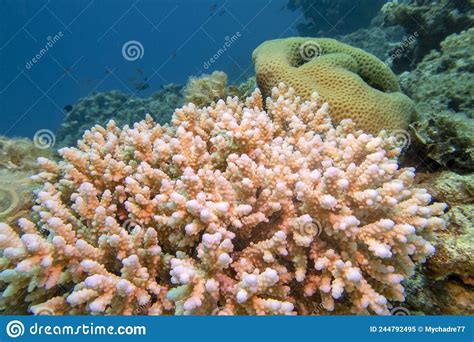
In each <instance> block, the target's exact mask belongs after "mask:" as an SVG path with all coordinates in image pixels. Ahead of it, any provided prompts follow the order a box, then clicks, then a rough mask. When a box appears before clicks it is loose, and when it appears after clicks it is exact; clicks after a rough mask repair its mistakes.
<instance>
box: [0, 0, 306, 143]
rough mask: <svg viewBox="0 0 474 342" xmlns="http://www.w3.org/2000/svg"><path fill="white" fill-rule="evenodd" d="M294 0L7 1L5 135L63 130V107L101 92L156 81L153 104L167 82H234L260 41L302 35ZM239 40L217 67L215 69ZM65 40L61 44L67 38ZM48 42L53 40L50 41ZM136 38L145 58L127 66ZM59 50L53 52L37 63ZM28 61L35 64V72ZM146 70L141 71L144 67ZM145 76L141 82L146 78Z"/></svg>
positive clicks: (0, 62)
mask: <svg viewBox="0 0 474 342" xmlns="http://www.w3.org/2000/svg"><path fill="white" fill-rule="evenodd" d="M286 4H287V0H229V1H207V0H134V1H132V0H101V1H99V0H0V8H1V11H0V25H1V27H0V68H1V71H0V135H7V136H26V137H31V136H32V135H33V134H34V133H35V132H36V131H37V130H39V129H42V128H47V129H51V130H55V129H57V128H58V127H59V125H60V123H61V121H62V120H63V118H64V115H65V112H64V109H63V108H64V106H66V105H68V104H74V103H77V102H78V101H79V99H80V98H81V97H84V96H87V95H88V94H90V93H91V92H93V91H109V90H113V89H118V90H121V91H123V92H126V93H133V92H135V91H136V89H135V88H133V85H132V84H131V82H130V80H129V78H130V77H131V76H136V75H144V76H148V77H149V78H148V81H147V83H148V84H149V85H150V87H149V88H147V89H146V90H144V91H141V92H140V93H139V96H144V97H146V96H149V95H150V94H151V93H153V92H155V91H157V90H159V88H160V85H163V84H167V83H172V82H174V83H180V84H185V82H186V80H187V79H188V77H189V76H191V75H199V74H202V73H210V72H212V71H214V70H223V71H225V72H226V73H227V74H228V75H229V79H230V81H232V82H240V81H242V80H244V79H245V78H246V77H248V76H250V75H252V73H253V66H252V60H251V53H252V51H253V49H254V48H255V47H256V46H258V45H259V44H260V43H261V42H263V41H265V40H268V39H274V38H278V37H287V36H296V35H298V34H297V32H296V29H295V24H296V23H297V21H298V19H300V18H301V16H302V13H301V12H299V11H290V10H288V9H287V8H286ZM237 32H239V34H240V37H238V39H237V40H236V41H235V42H234V43H233V44H232V46H231V47H230V48H228V50H227V51H226V53H225V54H224V55H222V56H221V57H220V58H218V59H217V61H215V62H214V63H213V64H212V65H210V66H209V68H207V69H206V68H205V65H204V64H205V63H206V61H209V59H210V58H211V57H212V56H213V55H214V54H215V53H216V52H217V51H218V50H219V49H220V48H221V47H222V46H223V45H224V43H225V42H226V37H227V38H228V39H230V38H231V37H232V36H233V35H235V34H236V33H237ZM60 33H61V34H62V36H60ZM48 37H49V38H50V40H48ZM131 40H136V41H138V42H139V43H141V45H142V46H143V56H142V58H140V59H137V60H135V61H127V60H126V59H125V58H124V57H123V55H122V46H123V45H124V44H125V43H126V42H128V41H131ZM48 42H50V45H52V47H48V50H47V52H46V53H44V54H43V55H40V58H39V59H38V60H37V61H36V62H32V59H33V58H34V57H35V56H36V55H37V54H39V53H40V51H41V49H44V48H45V45H46V44H47V43H48ZM28 62H29V64H28ZM139 68H141V69H140V70H139V71H137V69H139ZM140 71H142V74H140Z"/></svg>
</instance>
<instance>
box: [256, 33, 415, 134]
mask: <svg viewBox="0 0 474 342" xmlns="http://www.w3.org/2000/svg"><path fill="white" fill-rule="evenodd" d="M253 60H254V64H255V71H256V75H257V84H258V86H259V87H260V89H261V90H262V93H263V94H264V95H265V96H266V95H269V94H270V92H271V89H272V88H273V87H274V86H276V85H277V84H278V83H279V82H284V83H286V84H288V85H290V86H291V87H293V88H294V89H295V90H296V94H297V95H299V96H302V97H303V98H304V99H308V98H309V97H310V95H311V94H312V93H313V92H315V91H316V92H318V93H319V95H320V96H321V97H322V98H323V100H324V101H328V102H329V103H331V113H330V115H331V118H332V119H333V121H335V122H336V123H339V122H340V121H341V120H343V119H347V118H350V119H352V120H353V121H354V122H355V123H356V125H357V127H358V128H360V129H363V130H364V131H366V132H368V133H374V134H376V133H378V132H379V131H380V130H382V129H388V130H394V129H405V128H407V126H408V124H409V123H410V121H411V120H412V119H413V117H414V116H415V114H416V112H415V108H414V105H413V103H412V101H411V100H410V99H409V98H408V97H406V96H405V95H403V94H402V93H400V87H399V85H398V81H397V78H396V76H395V75H394V74H393V73H392V71H391V70H390V68H389V67H388V66H386V65H385V64H384V63H383V62H382V61H380V60H379V59H377V58H376V57H375V56H373V55H371V54H369V53H367V52H365V51H363V50H361V49H358V48H354V47H351V46H349V45H346V44H343V43H340V42H338V41H336V40H334V39H324V38H302V37H295V38H285V39H276V40H270V41H267V42H264V43H263V44H261V45H260V46H259V47H257V48H256V49H255V51H254V52H253Z"/></svg>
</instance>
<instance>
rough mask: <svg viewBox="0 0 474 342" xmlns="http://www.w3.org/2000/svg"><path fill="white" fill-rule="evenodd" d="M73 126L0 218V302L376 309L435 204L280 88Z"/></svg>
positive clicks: (410, 266)
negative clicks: (28, 205)
mask: <svg viewBox="0 0 474 342" xmlns="http://www.w3.org/2000/svg"><path fill="white" fill-rule="evenodd" d="M266 108H267V111H264V109H263V100H262V97H261V94H260V92H259V91H258V90H256V91H255V92H254V93H253V94H252V96H251V97H249V98H248V99H247V100H246V102H245V103H242V102H239V101H238V99H237V98H230V97H228V98H227V101H226V102H224V101H222V100H220V101H218V102H217V103H215V104H213V105H212V106H209V107H205V108H202V109H198V108H196V106H195V105H194V104H189V105H186V106H184V107H183V108H181V109H177V110H176V111H175V114H174V118H173V121H172V123H173V125H172V126H171V127H169V126H160V125H157V124H155V123H154V122H153V120H152V118H151V117H147V119H146V120H144V121H142V122H139V123H136V124H135V125H134V126H133V127H132V128H130V127H128V126H125V127H124V128H123V129H119V128H118V127H117V126H116V125H115V123H114V122H113V121H111V122H110V123H109V124H108V125H107V127H101V126H96V127H94V128H93V129H92V130H91V131H87V132H86V133H85V134H84V137H83V139H82V140H81V141H80V142H79V143H78V146H77V148H64V149H62V150H60V154H61V156H62V158H63V160H62V161H61V162H59V163H55V162H53V161H50V160H48V159H46V158H42V159H40V161H39V162H40V164H41V166H42V168H43V171H42V172H40V173H39V174H38V175H37V176H36V177H35V179H36V180H38V181H41V182H42V183H44V186H43V188H42V189H41V190H40V191H39V192H37V196H36V205H35V206H34V207H33V212H32V214H31V215H30V216H26V217H23V218H22V219H20V220H19V221H18V224H13V225H7V224H0V253H1V256H2V257H1V258H0V266H1V273H0V284H1V289H2V298H1V300H0V307H1V308H2V309H3V310H4V311H7V312H11V311H15V310H16V311H19V310H21V309H23V310H25V311H26V310H29V311H31V312H33V313H35V314H40V313H43V312H47V313H54V314H84V313H94V314H222V315H225V314H296V313H298V314H310V313H314V312H318V311H319V310H323V311H324V312H328V311H330V312H336V313H343V312H354V313H362V314H363V313H369V312H375V313H377V314H388V313H389V303H388V301H389V300H397V301H402V300H404V296H405V295H404V288H403V286H402V285H401V282H402V281H403V279H404V278H405V277H410V276H411V275H412V274H413V272H414V268H415V263H416V262H423V261H424V260H425V258H426V257H427V256H428V255H430V254H431V253H433V251H434V249H433V246H432V244H431V243H430V242H429V240H430V239H431V238H432V233H433V231H434V230H436V229H438V228H441V227H442V226H443V225H444V221H443V220H442V219H440V218H439V216H440V215H441V214H442V212H443V210H444V208H445V205H444V204H440V203H434V204H433V203H430V202H431V197H430V195H429V194H428V193H427V191H426V190H424V189H421V188H416V187H414V186H413V180H414V171H413V169H399V167H398V163H397V156H398V154H399V153H400V149H399V148H396V147H393V146H394V144H395V139H394V138H393V137H390V136H387V135H386V133H385V132H381V133H380V134H379V135H378V136H372V135H369V134H365V133H363V132H362V131H360V130H355V128H354V125H353V123H352V122H351V121H350V120H343V121H341V123H340V125H339V126H337V127H334V126H333V125H332V123H331V120H330V119H329V116H328V113H327V112H328V104H327V103H322V102H321V101H320V99H319V98H318V96H317V95H316V94H313V95H312V96H310V98H309V100H308V101H305V102H302V101H301V99H300V98H299V97H297V96H296V95H295V92H294V90H292V89H287V88H286V87H285V86H284V85H283V84H280V85H279V88H275V89H274V90H273V92H272V97H271V98H269V99H267V103H266Z"/></svg>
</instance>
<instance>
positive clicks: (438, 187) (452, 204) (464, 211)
mask: <svg viewBox="0 0 474 342" xmlns="http://www.w3.org/2000/svg"><path fill="white" fill-rule="evenodd" d="M421 185H422V186H423V187H426V188H427V189H428V190H429V191H430V193H431V194H432V195H433V197H434V198H436V199H437V200H441V201H443V202H446V203H447V204H448V205H449V210H448V211H447V212H446V213H445V220H446V222H448V224H447V226H446V227H445V228H444V229H442V230H440V231H439V232H438V241H439V243H438V244H437V252H436V254H435V255H434V256H433V257H431V258H430V260H429V262H428V264H427V268H428V269H429V270H430V271H431V272H433V274H434V278H436V279H445V278H446V277H448V276H451V275H456V276H457V277H459V278H460V279H462V280H464V281H465V282H466V283H468V284H470V285H474V283H473V281H474V278H473V276H474V258H473V257H472V256H473V255H474V174H468V175H464V176H462V175H458V174H456V173H454V172H450V171H444V172H440V173H438V174H434V175H429V177H427V179H426V180H425V181H423V183H422V184H421Z"/></svg>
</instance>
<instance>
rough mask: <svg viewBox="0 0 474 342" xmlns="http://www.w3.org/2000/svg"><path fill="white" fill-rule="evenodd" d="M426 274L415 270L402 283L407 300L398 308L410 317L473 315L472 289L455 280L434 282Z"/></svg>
mask: <svg viewBox="0 0 474 342" xmlns="http://www.w3.org/2000/svg"><path fill="white" fill-rule="evenodd" d="M426 273H427V272H422V270H417V272H416V273H415V276H414V277H410V278H408V279H407V280H406V281H405V282H404V283H403V284H404V285H405V286H406V292H407V300H406V302H405V303H400V306H402V307H405V308H406V309H408V310H409V312H410V314H411V315H474V287H472V286H469V285H465V284H463V283H462V282H460V281H459V280H457V279H445V280H434V279H432V278H430V277H429V276H428V275H427V274H426ZM397 305H398V304H397Z"/></svg>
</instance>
